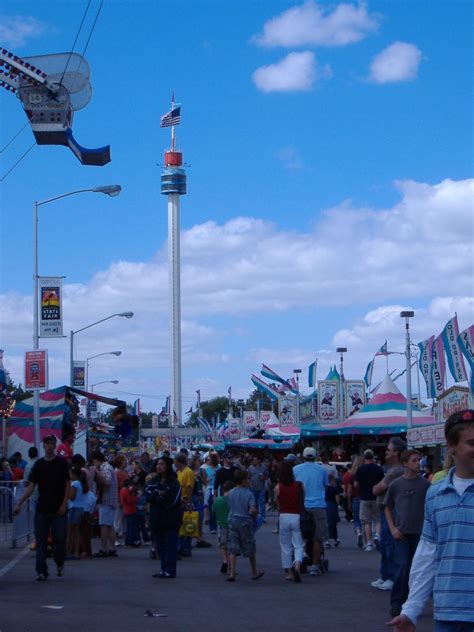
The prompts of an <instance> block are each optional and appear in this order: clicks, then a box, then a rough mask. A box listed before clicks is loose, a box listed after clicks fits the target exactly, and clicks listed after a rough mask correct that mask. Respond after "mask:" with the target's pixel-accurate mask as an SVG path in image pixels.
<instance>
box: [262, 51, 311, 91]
mask: <svg viewBox="0 0 474 632" xmlns="http://www.w3.org/2000/svg"><path fill="white" fill-rule="evenodd" d="M315 79H316V59H315V57H314V53H312V52H310V51H305V52H302V53H289V55H287V56H286V57H284V58H283V59H282V60H280V61H279V62H277V63H276V64H269V65H268V66H261V67H260V68H257V70H255V72H254V73H253V74H252V80H253V82H254V83H255V85H256V86H257V88H258V89H259V90H261V91H262V92H301V91H308V90H311V88H312V87H313V84H314V81H315Z"/></svg>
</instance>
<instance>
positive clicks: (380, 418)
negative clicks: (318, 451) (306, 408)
mask: <svg viewBox="0 0 474 632" xmlns="http://www.w3.org/2000/svg"><path fill="white" fill-rule="evenodd" d="M412 419H413V426H429V425H431V424H434V423H435V420H434V417H432V416H431V415H429V414H427V413H426V412H424V411H421V410H419V409H418V408H417V407H416V406H413V407H412ZM406 431H407V399H406V397H405V396H404V395H402V393H401V392H400V391H399V390H398V388H397V387H396V385H395V383H394V382H393V380H392V378H391V377H390V376H389V375H386V376H385V378H384V379H383V381H382V383H381V384H380V386H379V387H378V389H377V393H376V395H374V397H373V398H372V399H371V400H370V402H369V403H368V404H366V405H365V406H364V407H363V408H361V409H360V410H359V411H358V412H357V413H355V414H354V415H352V417H348V418H347V419H344V421H341V422H340V423H338V424H332V425H326V426H319V427H317V428H315V429H314V433H315V435H317V436H319V437H321V436H329V435H351V434H357V435H384V434H388V435H391V434H400V433H401V432H406ZM302 436H305V433H304V432H303V433H302ZM306 436H307V435H306Z"/></svg>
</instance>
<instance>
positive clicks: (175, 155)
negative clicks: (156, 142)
mask: <svg viewBox="0 0 474 632" xmlns="http://www.w3.org/2000/svg"><path fill="white" fill-rule="evenodd" d="M182 164H183V154H182V153H181V152H180V151H172V150H171V151H165V167H180V166H181V165H182Z"/></svg>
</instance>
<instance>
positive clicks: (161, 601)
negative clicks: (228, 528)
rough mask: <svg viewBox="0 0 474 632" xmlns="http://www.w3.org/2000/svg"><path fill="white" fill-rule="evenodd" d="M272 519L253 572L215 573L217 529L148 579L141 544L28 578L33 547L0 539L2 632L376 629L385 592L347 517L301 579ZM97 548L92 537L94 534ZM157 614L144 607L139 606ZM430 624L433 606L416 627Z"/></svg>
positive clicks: (242, 565)
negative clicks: (231, 579)
mask: <svg viewBox="0 0 474 632" xmlns="http://www.w3.org/2000/svg"><path fill="white" fill-rule="evenodd" d="M276 523H277V517H276V515H275V514H270V516H269V517H268V520H267V524H265V525H264V526H263V527H262V528H261V529H260V530H259V531H258V533H257V536H256V538H257V561H258V566H259V568H261V569H263V570H264V571H265V575H264V577H262V578H261V579H260V580H258V581H253V580H251V576H250V567H249V564H248V561H247V560H245V559H239V561H238V565H237V572H238V575H237V580H236V582H235V583H228V582H226V581H225V577H224V576H222V575H221V574H220V572H219V568H220V565H221V558H220V553H219V550H218V547H217V542H216V537H215V536H212V535H209V536H207V535H206V539H208V540H209V541H210V542H212V544H213V546H212V548H208V549H193V556H192V558H190V559H184V560H182V561H180V562H178V577H177V578H176V579H163V580H161V579H153V578H152V577H151V575H152V574H153V573H155V572H157V571H158V570H159V562H156V561H154V560H151V559H150V557H149V547H145V546H144V547H141V548H139V549H128V548H127V549H125V548H120V549H119V557H117V558H108V559H107V558H105V559H89V560H80V561H68V562H67V563H66V573H65V575H64V577H62V578H58V577H56V575H55V572H54V571H55V567H54V563H53V562H52V561H51V562H50V573H51V575H50V578H49V579H48V581H46V582H36V581H34V580H35V572H34V553H33V552H31V551H29V550H28V549H27V548H18V549H9V548H8V547H7V546H6V545H5V544H3V545H0V632H59V631H61V632H64V630H67V631H68V632H71V631H72V632H76V631H79V630H81V631H84V632H85V631H87V632H96V631H99V630H104V632H105V631H106V630H107V631H109V630H111V631H113V632H122V631H123V632H130V631H132V630H135V629H137V627H138V628H139V629H140V632H149V631H153V632H155V631H160V632H161V631H163V632H172V631H173V632H175V631H176V632H182V631H185V630H189V629H196V630H206V632H214V631H216V632H217V631H223V632H233V631H239V632H241V631H242V630H254V631H258V632H260V631H261V632H269V630H286V629H288V628H289V627H291V628H293V629H298V630H318V631H319V632H382V631H384V630H385V631H386V630H389V628H387V627H386V626H385V623H386V621H388V620H389V619H390V616H389V605H390V604H389V593H388V592H382V591H380V590H377V589H375V588H372V587H371V586H370V582H371V581H373V580H374V579H376V578H377V577H378V568H379V560H380V556H379V554H378V553H377V552H376V551H374V552H372V553H366V552H365V551H362V550H359V549H357V548H356V545H355V540H354V536H353V531H352V526H351V525H350V524H348V523H347V522H346V521H344V520H343V521H342V522H341V523H340V525H339V527H340V528H339V531H340V538H341V545H340V546H339V548H337V549H335V548H332V549H330V550H329V551H327V558H328V560H329V565H330V568H329V572H328V573H327V574H325V575H323V576H321V577H309V575H302V579H303V581H302V583H301V584H295V583H293V582H287V581H285V580H284V575H283V572H282V570H281V568H280V547H279V543H278V535H276V534H274V533H272V530H273V529H274V528H275V526H276ZM93 544H94V547H95V548H96V549H97V548H98V545H99V542H98V540H94V541H93ZM146 612H148V613H151V614H152V615H165V616H159V617H158V616H145V613H146ZM432 630H433V623H432V617H431V608H430V607H428V608H427V612H426V614H425V615H424V616H423V617H422V618H421V619H420V621H419V624H418V626H417V632H428V631H430V632H431V631H432Z"/></svg>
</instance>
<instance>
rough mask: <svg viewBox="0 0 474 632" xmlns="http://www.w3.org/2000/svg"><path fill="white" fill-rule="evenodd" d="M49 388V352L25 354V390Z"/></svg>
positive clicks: (29, 352)
mask: <svg viewBox="0 0 474 632" xmlns="http://www.w3.org/2000/svg"><path fill="white" fill-rule="evenodd" d="M32 388H44V389H47V388H48V352H47V351H39V350H38V351H27V352H26V353H25V389H27V390H28V389H32Z"/></svg>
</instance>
